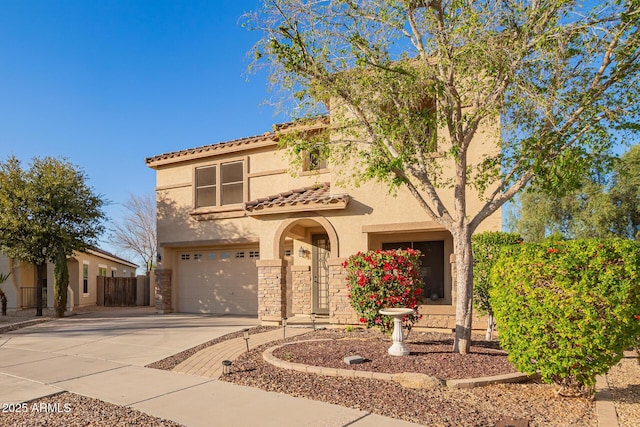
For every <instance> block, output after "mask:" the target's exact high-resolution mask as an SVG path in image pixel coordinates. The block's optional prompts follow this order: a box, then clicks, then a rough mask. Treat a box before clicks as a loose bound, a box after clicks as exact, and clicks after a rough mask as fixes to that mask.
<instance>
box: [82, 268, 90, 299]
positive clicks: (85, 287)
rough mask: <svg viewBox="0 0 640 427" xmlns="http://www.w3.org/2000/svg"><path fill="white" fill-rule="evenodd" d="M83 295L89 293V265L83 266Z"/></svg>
mask: <svg viewBox="0 0 640 427" xmlns="http://www.w3.org/2000/svg"><path fill="white" fill-rule="evenodd" d="M82 293H83V294H88V293H89V264H87V263H83V264H82Z"/></svg>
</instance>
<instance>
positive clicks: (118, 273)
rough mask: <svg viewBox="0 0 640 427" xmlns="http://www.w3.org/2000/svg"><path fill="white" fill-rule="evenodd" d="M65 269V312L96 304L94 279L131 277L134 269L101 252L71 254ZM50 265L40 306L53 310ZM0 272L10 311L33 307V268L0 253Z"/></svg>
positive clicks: (134, 273)
mask: <svg viewBox="0 0 640 427" xmlns="http://www.w3.org/2000/svg"><path fill="white" fill-rule="evenodd" d="M67 265H68V267H69V294H68V297H67V307H68V309H73V308H74V307H83V306H88V305H96V302H97V300H96V297H97V289H96V282H97V277H98V276H110V277H135V275H136V269H137V268H138V266H137V265H136V264H134V263H132V262H129V261H127V260H125V259H122V258H120V257H117V256H115V255H113V254H110V253H109V252H106V251H103V250H101V249H97V248H93V249H89V250H88V251H87V252H86V253H85V252H74V253H73V255H72V256H71V257H69V258H68V260H67ZM53 270H54V267H53V264H52V263H47V264H46V272H45V273H44V274H43V277H44V278H45V281H44V282H43V304H42V305H43V307H50V308H53V306H54V303H53ZM0 272H2V273H5V274H6V273H8V272H11V276H10V277H9V279H8V280H7V281H6V282H5V283H4V284H3V285H1V286H2V290H3V291H4V293H5V294H6V295H7V300H8V304H7V306H8V308H9V309H10V310H15V309H23V308H31V307H35V302H36V266H34V265H32V264H29V263H24V262H20V261H18V260H13V259H9V258H8V257H7V256H5V255H4V254H1V253H0Z"/></svg>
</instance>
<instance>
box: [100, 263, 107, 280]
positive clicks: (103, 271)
mask: <svg viewBox="0 0 640 427" xmlns="http://www.w3.org/2000/svg"><path fill="white" fill-rule="evenodd" d="M98 276H100V277H107V266H106V265H98Z"/></svg>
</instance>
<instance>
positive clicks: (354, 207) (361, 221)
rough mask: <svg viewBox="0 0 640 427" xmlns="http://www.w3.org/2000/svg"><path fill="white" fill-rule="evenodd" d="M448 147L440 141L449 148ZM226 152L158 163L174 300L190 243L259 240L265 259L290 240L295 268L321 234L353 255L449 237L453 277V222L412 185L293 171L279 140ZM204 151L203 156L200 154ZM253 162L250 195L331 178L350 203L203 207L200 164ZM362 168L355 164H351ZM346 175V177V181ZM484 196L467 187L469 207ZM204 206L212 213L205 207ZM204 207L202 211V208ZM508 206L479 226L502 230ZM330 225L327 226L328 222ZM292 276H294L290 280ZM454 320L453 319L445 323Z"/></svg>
mask: <svg viewBox="0 0 640 427" xmlns="http://www.w3.org/2000/svg"><path fill="white" fill-rule="evenodd" d="M492 129H493V128H491V127H486V128H481V129H480V131H479V136H478V138H476V140H474V142H473V143H472V145H471V146H470V148H469V159H470V163H471V165H472V167H473V165H474V164H477V163H479V162H481V161H482V160H483V156H484V154H485V153H487V152H489V151H493V152H495V151H496V150H497V149H498V148H497V142H498V134H497V132H496V131H494V130H492ZM446 148H447V147H439V149H441V150H444V149H446ZM221 152H222V154H219V155H217V154H216V152H213V154H214V155H211V156H209V157H207V156H206V155H205V154H203V153H197V154H193V155H192V154H188V153H185V154H183V155H179V156H177V157H171V158H167V159H164V160H159V161H157V162H156V163H154V164H152V165H151V166H152V167H153V168H154V169H155V170H156V171H157V173H156V189H157V200H158V224H157V226H158V245H159V253H160V255H161V257H162V262H161V263H160V264H159V268H162V269H166V270H171V271H172V276H171V280H172V284H173V286H172V287H173V294H172V305H173V307H174V308H175V307H177V298H178V295H177V286H178V285H177V280H178V273H179V263H178V255H179V253H180V251H181V250H184V248H205V247H219V246H223V245H229V244H231V245H243V244H247V243H259V249H260V259H262V260H272V259H280V258H281V257H282V254H283V251H284V245H286V246H287V247H288V248H290V249H291V250H292V252H293V256H292V257H291V258H290V259H289V262H288V263H287V265H288V266H289V270H288V274H291V267H292V266H295V267H296V268H295V269H294V270H296V271H298V270H299V268H303V267H306V266H310V265H311V259H310V257H309V256H306V257H302V258H301V257H298V256H297V252H298V249H299V248H300V247H302V248H303V249H304V250H306V251H308V252H309V253H310V252H311V238H312V235H313V234H314V233H325V232H326V231H329V234H330V236H334V237H333V241H332V245H333V246H335V247H332V255H331V256H332V258H334V259H340V258H346V257H348V256H350V255H352V254H354V253H356V252H358V251H362V250H367V249H378V248H381V247H382V244H383V243H385V242H398V241H420V240H443V241H444V242H445V249H444V250H445V264H446V266H445V269H444V271H445V283H452V281H453V277H452V274H453V273H452V264H451V263H450V261H453V258H452V257H451V254H452V253H453V241H452V238H451V235H450V233H449V232H447V231H446V230H445V228H444V227H443V226H442V225H440V224H438V223H436V222H435V221H433V219H432V218H430V217H429V215H428V214H427V212H425V210H424V209H423V208H422V207H421V206H420V205H419V203H418V202H417V201H416V200H415V198H414V197H413V196H412V195H411V193H410V192H409V190H408V189H406V188H405V187H400V188H398V189H397V190H396V191H395V193H394V194H390V193H389V189H388V186H387V185H386V184H384V183H376V182H372V181H369V182H365V183H362V184H361V185H360V186H355V185H351V184H349V183H348V182H349V181H348V180H345V179H344V178H345V176H344V174H342V173H340V169H338V168H330V169H329V170H323V171H322V172H321V173H311V174H310V173H300V171H296V172H297V173H294V174H291V173H290V172H291V171H290V170H289V159H288V157H287V155H286V153H284V152H283V151H282V150H279V149H278V148H277V145H276V144H275V143H273V144H271V145H270V146H269V145H268V144H267V145H266V146H265V143H264V142H263V141H262V142H261V143H260V145H259V146H258V148H255V149H252V148H251V145H250V144H247V145H242V146H239V147H237V148H233V149H229V150H222V151H221ZM193 157H197V158H193ZM240 159H242V160H244V161H245V165H246V166H245V168H246V170H245V173H246V181H245V182H246V188H245V200H255V199H258V198H262V197H267V196H270V195H275V194H277V193H280V192H286V191H287V190H290V189H296V188H301V187H305V186H309V185H312V184H316V183H322V182H330V183H331V194H342V193H344V194H347V195H348V196H349V203H348V204H347V206H346V208H345V209H336V210H318V211H313V210H311V211H309V212H295V213H292V212H282V213H274V214H268V215H255V216H251V215H247V213H246V212H245V211H244V210H243V208H242V206H235V207H233V208H232V209H215V208H214V209H209V210H207V209H204V210H203V209H199V210H196V209H195V201H194V200H195V190H194V181H195V179H194V176H195V168H196V167H201V166H206V165H210V164H213V163H217V162H224V161H234V160H240ZM439 161H441V162H444V168H443V170H444V178H445V179H446V178H452V177H453V173H452V168H451V167H452V163H451V161H450V160H445V159H444V158H441V159H440V160H439ZM351 167H357V164H355V163H352V164H351V166H346V169H349V168H351ZM340 182H342V183H340ZM439 193H440V194H441V197H442V200H443V203H444V204H445V206H446V207H447V208H448V209H452V208H453V192H452V190H451V189H449V188H443V189H440V190H439ZM483 203H484V202H482V200H481V199H480V198H479V197H477V195H476V194H475V193H474V192H473V190H471V189H468V191H467V208H468V210H467V213H468V216H473V215H475V213H477V212H478V211H479V210H480V209H481V208H482V206H483ZM203 211H204V212H203ZM196 213H197V214H196ZM292 218H297V219H299V222H298V223H297V225H296V226H295V227H294V229H292V230H291V231H290V232H288V233H284V234H285V235H286V236H287V240H286V243H282V245H280V244H279V243H278V237H280V233H281V232H282V225H283V224H285V223H288V222H291V221H292ZM501 223H502V218H501V212H500V211H498V212H496V213H495V214H494V215H492V216H491V217H489V218H488V219H487V220H485V221H484V222H483V223H482V224H481V226H480V227H479V228H478V230H477V231H478V232H481V231H488V230H491V231H496V230H500V229H501V225H502V224H501ZM322 224H324V228H323V226H322ZM287 282H288V283H289V282H291V278H290V279H289V280H287ZM287 292H288V297H287V300H288V301H287V304H289V305H288V307H287V313H289V312H290V310H291V307H290V304H291V300H292V296H291V292H292V291H291V289H287ZM453 298H454V295H452V290H451V288H450V287H448V286H446V285H445V298H444V299H442V300H440V301H438V302H436V303H434V305H433V306H429V311H430V312H431V313H432V314H435V315H438V314H442V315H447V316H450V318H447V319H446V320H445V321H443V323H442V325H446V324H450V323H451V321H452V319H453V317H451V315H452V313H451V310H452V302H453ZM445 327H446V326H445Z"/></svg>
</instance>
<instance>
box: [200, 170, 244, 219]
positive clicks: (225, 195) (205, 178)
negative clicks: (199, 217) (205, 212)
mask: <svg viewBox="0 0 640 427" xmlns="http://www.w3.org/2000/svg"><path fill="white" fill-rule="evenodd" d="M244 177H245V173H244V161H235V162H228V163H219V164H216V165H211V166H203V167H199V168H196V208H202V207H207V206H225V205H234V204H238V203H242V202H243V201H244V186H245V182H244Z"/></svg>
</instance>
